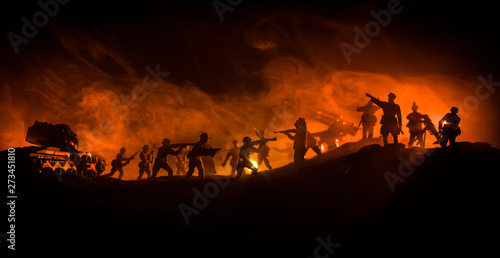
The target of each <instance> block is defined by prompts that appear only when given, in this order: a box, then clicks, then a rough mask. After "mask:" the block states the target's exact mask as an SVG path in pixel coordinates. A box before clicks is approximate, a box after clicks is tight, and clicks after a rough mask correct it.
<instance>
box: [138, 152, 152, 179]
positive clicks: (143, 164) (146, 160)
mask: <svg viewBox="0 0 500 258" xmlns="http://www.w3.org/2000/svg"><path fill="white" fill-rule="evenodd" d="M153 154H154V146H153V149H151V151H150V150H149V146H148V145H144V146H142V152H141V153H140V154H139V158H140V159H141V161H139V165H138V166H139V176H138V177H137V180H141V179H142V176H143V175H144V172H146V175H147V178H149V177H151V169H150V167H149V164H151V162H153Z"/></svg>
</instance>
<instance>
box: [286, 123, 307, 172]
mask: <svg viewBox="0 0 500 258" xmlns="http://www.w3.org/2000/svg"><path fill="white" fill-rule="evenodd" d="M294 126H295V130H293V132H294V133H295V135H293V136H292V135H291V134H290V132H285V135H286V136H288V138H290V140H292V141H293V149H294V150H295V151H294V154H293V161H294V163H295V164H296V165H298V166H301V165H302V164H303V163H304V161H305V155H306V152H307V149H308V148H307V138H308V137H307V136H308V132H307V124H306V119H305V118H303V117H299V118H298V119H297V121H295V124H294Z"/></svg>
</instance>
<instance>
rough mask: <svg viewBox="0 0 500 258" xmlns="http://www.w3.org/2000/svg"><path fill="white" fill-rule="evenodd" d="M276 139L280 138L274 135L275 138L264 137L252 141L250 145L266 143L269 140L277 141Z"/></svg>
mask: <svg viewBox="0 0 500 258" xmlns="http://www.w3.org/2000/svg"><path fill="white" fill-rule="evenodd" d="M276 140H278V138H276V137H274V138H267V139H266V138H263V139H260V140H257V141H253V142H251V143H250V145H257V144H265V143H267V142H271V141H276Z"/></svg>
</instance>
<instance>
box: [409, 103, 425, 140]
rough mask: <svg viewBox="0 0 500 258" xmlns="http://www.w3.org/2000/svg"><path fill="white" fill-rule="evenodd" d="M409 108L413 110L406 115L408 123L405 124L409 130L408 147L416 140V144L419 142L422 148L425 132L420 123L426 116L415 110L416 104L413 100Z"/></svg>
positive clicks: (422, 122) (416, 108)
mask: <svg viewBox="0 0 500 258" xmlns="http://www.w3.org/2000/svg"><path fill="white" fill-rule="evenodd" d="M411 109H412V110H413V112H411V113H410V114H408V116H406V118H407V119H408V124H406V127H408V129H409V131H410V141H409V142H408V147H412V146H413V143H414V142H415V141H418V142H417V144H419V145H420V147H422V148H424V147H425V142H424V139H423V138H424V137H423V136H424V133H425V129H424V128H423V126H422V125H423V124H424V119H425V118H426V117H425V116H424V115H422V114H420V113H419V112H417V110H418V106H417V104H416V103H415V101H414V102H413V106H412V107H411Z"/></svg>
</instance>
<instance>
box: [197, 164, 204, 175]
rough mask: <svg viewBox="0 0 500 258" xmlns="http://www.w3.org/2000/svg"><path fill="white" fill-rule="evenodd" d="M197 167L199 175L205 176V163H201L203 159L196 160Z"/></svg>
mask: <svg viewBox="0 0 500 258" xmlns="http://www.w3.org/2000/svg"><path fill="white" fill-rule="evenodd" d="M196 168H197V169H198V176H199V177H200V178H204V175H203V164H202V163H201V160H198V161H197V162H196Z"/></svg>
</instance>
